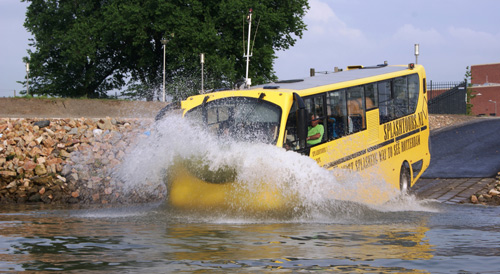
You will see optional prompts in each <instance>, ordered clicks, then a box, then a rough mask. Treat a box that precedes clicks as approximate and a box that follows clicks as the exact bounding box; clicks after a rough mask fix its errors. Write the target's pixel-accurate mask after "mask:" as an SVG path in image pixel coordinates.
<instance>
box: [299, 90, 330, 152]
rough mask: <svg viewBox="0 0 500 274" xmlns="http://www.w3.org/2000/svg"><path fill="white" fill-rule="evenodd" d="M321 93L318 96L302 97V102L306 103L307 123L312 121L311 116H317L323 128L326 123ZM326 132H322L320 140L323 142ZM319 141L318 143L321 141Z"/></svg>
mask: <svg viewBox="0 0 500 274" xmlns="http://www.w3.org/2000/svg"><path fill="white" fill-rule="evenodd" d="M323 98H324V97H323V95H319V96H314V97H308V98H305V99H304V104H305V105H306V110H307V113H308V117H307V118H308V121H309V124H311V122H312V118H311V117H313V116H314V117H317V119H319V124H320V125H321V126H322V127H323V129H324V128H325V125H326V122H325V121H326V116H325V111H324V100H323ZM326 136H327V133H326V132H324V133H323V136H322V139H321V142H324V141H325V140H326V138H327V137H326ZM321 142H320V143H321Z"/></svg>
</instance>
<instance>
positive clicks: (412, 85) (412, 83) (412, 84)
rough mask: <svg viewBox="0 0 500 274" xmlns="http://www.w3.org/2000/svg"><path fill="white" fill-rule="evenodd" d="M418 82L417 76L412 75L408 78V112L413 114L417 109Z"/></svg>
mask: <svg viewBox="0 0 500 274" xmlns="http://www.w3.org/2000/svg"><path fill="white" fill-rule="evenodd" d="M419 84H420V81H419V80H418V74H412V75H409V76H408V92H409V94H408V95H409V103H410V104H409V111H410V113H414V112H415V110H416V109H417V103H418V95H419V91H420V86H419Z"/></svg>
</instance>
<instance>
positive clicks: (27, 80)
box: [26, 63, 30, 96]
mask: <svg viewBox="0 0 500 274" xmlns="http://www.w3.org/2000/svg"><path fill="white" fill-rule="evenodd" d="M26 95H28V96H29V95H30V63H26Z"/></svg>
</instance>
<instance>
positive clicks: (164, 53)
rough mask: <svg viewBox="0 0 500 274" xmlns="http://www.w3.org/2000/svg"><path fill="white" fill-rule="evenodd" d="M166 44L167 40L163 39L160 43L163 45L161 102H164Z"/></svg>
mask: <svg viewBox="0 0 500 274" xmlns="http://www.w3.org/2000/svg"><path fill="white" fill-rule="evenodd" d="M167 42H168V40H167V39H165V38H162V39H161V43H162V45H163V102H165V55H166V48H167Z"/></svg>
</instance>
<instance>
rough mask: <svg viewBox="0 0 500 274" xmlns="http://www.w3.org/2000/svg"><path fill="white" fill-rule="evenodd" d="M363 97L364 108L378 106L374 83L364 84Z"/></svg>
mask: <svg viewBox="0 0 500 274" xmlns="http://www.w3.org/2000/svg"><path fill="white" fill-rule="evenodd" d="M365 97H366V102H365V105H366V110H370V109H374V108H376V107H377V106H378V92H377V84H376V83H372V84H367V85H365Z"/></svg>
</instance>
